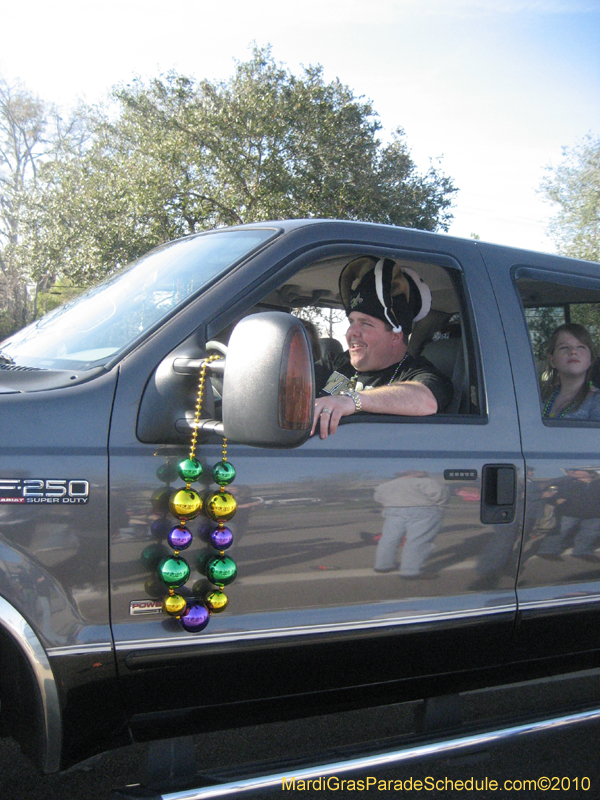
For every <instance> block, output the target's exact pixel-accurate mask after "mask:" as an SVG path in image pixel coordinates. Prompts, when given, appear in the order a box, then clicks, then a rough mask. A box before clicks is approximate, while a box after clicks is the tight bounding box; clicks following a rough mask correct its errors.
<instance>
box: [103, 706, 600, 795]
mask: <svg viewBox="0 0 600 800" xmlns="http://www.w3.org/2000/svg"><path fill="white" fill-rule="evenodd" d="M598 720H600V708H594V709H591V710H588V711H580V712H578V713H573V714H568V715H565V716H555V717H549V718H546V719H542V720H538V721H534V722H529V723H523V724H520V725H515V726H513V727H505V728H499V729H492V730H488V731H484V732H480V733H473V734H471V735H465V736H457V737H454V738H448V739H443V740H440V741H435V742H431V741H430V742H426V743H421V744H416V745H413V746H407V747H404V748H399V749H393V750H386V751H380V752H371V753H369V752H368V751H367V753H365V754H364V755H362V756H359V757H354V758H348V759H344V760H340V761H335V762H334V761H331V762H328V763H324V764H315V765H313V766H309V767H307V766H301V765H300V762H299V761H296V762H294V760H293V759H291V760H290V761H289V762H288V768H287V769H285V768H282V767H283V766H284V764H285V762H282V761H280V762H278V763H276V764H271V768H277V769H276V771H275V772H268V773H265V774H255V775H254V776H253V777H245V778H244V777H239V778H237V779H236V778H233V775H234V774H235V770H225V769H224V770H215V771H214V772H213V773H212V774H211V775H205V776H202V778H201V781H202V783H203V784H204V786H200V787H195V788H188V789H182V790H178V791H169V792H166V793H164V794H160V793H158V794H157V792H156V790H152V789H148V788H144V787H142V786H140V785H136V786H129V787H126V788H124V789H119V790H118V791H115V792H114V793H113V795H114V797H115V800H117V799H118V800H212V798H220V797H234V798H235V800H238V798H246V797H247V798H251V797H252V795H253V793H255V792H265V791H267V790H275V789H280V790H281V789H285V788H287V789H289V790H293V788H294V783H296V784H297V783H298V782H300V781H309V780H311V781H312V780H316V779H318V778H323V779H324V780H326V779H327V778H328V777H330V776H336V777H337V776H339V775H343V774H347V773H352V772H362V773H365V774H368V773H371V774H372V772H373V770H376V769H390V768H393V767H395V766H397V765H400V764H402V763H404V762H407V761H411V760H414V759H422V758H427V757H432V756H443V755H444V756H445V755H448V754H450V753H454V752H457V751H461V750H468V749H469V748H473V747H480V746H481V745H486V746H490V745H495V744H500V743H502V742H505V741H507V740H509V739H513V738H515V737H517V736H527V735H529V734H533V733H540V732H542V731H545V730H549V729H552V730H554V731H556V730H557V729H559V728H567V727H570V726H572V725H577V724H580V723H583V722H591V721H598ZM379 747H381V742H379ZM294 764H296V767H294ZM302 764H304V765H305V764H306V762H305V761H304V762H302ZM254 766H255V770H257V765H254ZM249 768H250V767H247V769H249ZM219 775H220V776H221V777H219ZM232 778H233V779H232ZM199 780H200V778H199ZM209 784H210V785H209ZM304 785H305V784H304Z"/></svg>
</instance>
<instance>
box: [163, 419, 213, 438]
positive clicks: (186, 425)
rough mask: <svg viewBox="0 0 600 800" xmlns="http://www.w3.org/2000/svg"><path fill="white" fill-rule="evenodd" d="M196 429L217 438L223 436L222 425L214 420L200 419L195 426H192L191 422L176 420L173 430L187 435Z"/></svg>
mask: <svg viewBox="0 0 600 800" xmlns="http://www.w3.org/2000/svg"><path fill="white" fill-rule="evenodd" d="M194 427H197V429H198V431H199V432H202V433H214V434H216V435H217V436H223V423H222V422H219V421H218V420H216V419H201V420H200V421H199V422H198V425H197V426H194V422H193V420H188V419H178V420H177V422H176V423H175V428H176V430H177V431H178V433H189V432H190V431H192V430H193V429H194Z"/></svg>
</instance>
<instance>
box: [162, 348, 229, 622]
mask: <svg viewBox="0 0 600 800" xmlns="http://www.w3.org/2000/svg"><path fill="white" fill-rule="evenodd" d="M218 358H220V356H210V357H209V358H207V359H206V360H205V361H204V363H203V365H202V368H201V370H200V379H199V384H198V398H197V402H196V409H195V418H194V426H193V428H194V430H193V434H192V442H191V447H190V454H189V457H188V458H186V459H184V460H183V461H181V462H180V463H179V464H178V466H177V474H178V475H179V477H180V478H181V479H182V480H183V481H185V488H180V489H175V490H174V491H172V493H171V494H170V496H169V500H168V505H169V510H170V512H171V514H172V515H173V516H174V517H176V518H177V519H179V524H178V525H175V526H173V527H172V528H171V530H170V531H169V533H168V535H167V541H168V543H169V545H170V546H171V547H172V549H173V553H172V555H169V556H165V557H164V558H163V559H162V560H161V561H160V563H159V565H158V568H157V574H158V576H159V578H160V580H161V581H162V582H163V583H164V584H165V585H166V586H167V587H168V590H169V593H168V594H167V595H166V596H165V598H164V599H163V602H162V608H163V611H164V612H165V613H166V614H168V615H169V616H171V617H175V618H176V619H178V620H179V621H180V623H181V625H182V626H183V628H184V629H185V630H187V631H189V632H191V633H198V632H200V631H202V630H204V628H205V627H206V626H207V625H208V622H209V619H210V615H211V613H215V614H216V613H219V612H220V611H223V610H224V608H225V607H226V605H227V602H228V599H227V596H226V595H225V593H224V592H223V588H224V587H225V586H226V585H228V584H229V583H231V582H232V581H233V580H234V579H235V577H236V575H237V566H236V563H235V561H234V560H233V559H232V558H230V557H229V556H226V555H225V550H226V549H227V548H228V547H230V546H231V544H232V543H233V534H232V532H231V530H230V529H229V528H227V527H226V526H225V522H227V521H228V520H230V519H231V518H232V517H233V515H234V514H235V511H236V508H237V503H236V501H235V498H234V497H233V495H232V494H231V492H229V491H227V490H226V487H227V486H229V484H230V483H232V481H233V480H234V478H235V468H234V466H233V465H232V464H230V463H229V462H228V461H227V440H226V439H223V454H222V459H221V461H220V462H219V463H218V464H215V466H214V467H213V469H212V477H213V479H214V481H215V483H216V484H217V485H218V486H219V487H220V490H219V491H209V492H208V493H207V495H206V497H205V498H204V499H202V498H201V497H200V495H199V494H198V492H196V491H195V490H194V489H192V486H191V484H192V483H194V482H195V481H198V480H200V478H201V477H202V475H203V473H204V470H203V467H202V466H201V464H200V463H199V462H198V460H197V459H196V444H197V439H198V425H199V421H200V413H201V409H202V398H203V396H204V386H205V382H206V370H207V368H208V366H209V365H210V363H211V362H212V361H214V360H216V359H218ZM160 499H161V501H162V502H163V503H164V500H163V498H162V497H161V498H160ZM154 502H155V503H156V499H155V500H154ZM202 510H204V511H205V513H206V515H207V516H208V518H209V519H210V520H212V521H213V522H216V523H217V527H216V528H215V529H214V530H213V531H212V532H211V533H210V535H209V542H210V544H211V546H212V547H213V548H214V549H215V550H217V551H218V555H212V556H209V557H207V558H202V559H201V562H200V563H201V569H202V571H203V573H204V574H205V575H206V577H207V578H208V580H209V581H210V582H211V583H213V584H215V587H216V588H215V589H213V590H211V591H210V592H209V593H208V594H207V595H206V597H205V599H204V601H202V600H198V599H196V598H188V599H186V598H185V597H183V596H182V594H179V593H178V592H177V591H176V590H177V589H179V588H180V587H182V586H183V585H184V584H185V583H186V582H187V580H188V578H189V576H190V567H189V564H188V563H187V561H186V560H185V558H184V557H183V556H181V555H180V551H181V550H186V549H187V548H188V547H189V546H190V545H191V543H192V541H193V536H192V533H191V531H190V530H189V528H188V527H187V524H188V522H189V520H191V519H194V518H195V517H196V516H198V515H199V514H200V513H201V512H202Z"/></svg>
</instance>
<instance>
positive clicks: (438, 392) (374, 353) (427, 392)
mask: <svg viewBox="0 0 600 800" xmlns="http://www.w3.org/2000/svg"><path fill="white" fill-rule="evenodd" d="M339 285H340V295H341V298H342V302H343V304H344V308H345V310H346V315H347V316H348V321H349V323H350V327H349V328H348V330H347V332H346V341H347V343H348V350H347V351H346V352H344V353H342V354H339V355H337V356H333V357H332V358H329V359H328V360H327V361H326V364H327V366H328V367H329V368H330V372H331V374H330V375H329V378H328V380H327V381H326V383H325V385H324V386H317V399H316V401H315V417H314V421H313V427H312V431H311V435H312V434H314V433H315V432H316V430H317V429H318V431H319V436H320V437H321V439H326V438H327V436H329V435H331V434H333V433H335V432H336V430H337V428H338V425H339V422H340V419H341V418H342V417H346V416H349V415H351V414H356V413H358V412H360V411H364V412H367V413H371V414H398V415H405V416H427V415H430V414H436V413H438V412H440V411H443V410H444V409H445V408H446V407H447V405H448V404H449V403H450V400H451V399H452V384H451V382H450V381H449V380H448V379H447V378H446V377H445V376H444V375H442V374H441V373H440V372H439V371H438V370H437V369H436V368H435V367H434V366H433V364H431V363H430V362H429V361H427V359H425V358H423V357H420V356H419V357H415V356H412V355H411V354H410V353H409V352H408V337H409V335H410V333H411V330H412V326H413V323H414V322H417V321H418V320H420V319H423V317H425V316H426V314H427V313H428V312H429V309H430V307H431V292H430V290H429V287H428V286H427V284H426V283H425V282H424V281H423V280H422V279H421V278H420V277H419V275H418V274H417V273H416V272H415V271H414V270H412V269H408V268H406V267H404V268H403V267H402V266H401V265H400V264H399V263H398V262H397V261H394V260H393V259H391V258H380V259H378V258H376V257H370V256H367V257H361V258H356V259H353V260H352V261H350V262H349V263H348V264H347V265H346V266H345V267H344V269H343V270H342V272H341V275H340V281H339Z"/></svg>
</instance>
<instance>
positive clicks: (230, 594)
mask: <svg viewBox="0 0 600 800" xmlns="http://www.w3.org/2000/svg"><path fill="white" fill-rule="evenodd" d="M361 255H370V256H375V257H379V258H382V257H386V256H387V257H390V258H393V259H396V260H398V261H400V262H401V263H402V264H403V265H405V266H407V267H410V268H411V269H413V270H414V271H415V272H416V273H418V274H419V275H420V276H421V277H422V278H423V279H424V280H425V281H426V283H427V284H428V286H429V287H430V289H431V293H432V306H431V311H430V312H429V313H428V314H427V316H426V317H425V318H424V319H422V320H420V321H419V322H418V323H417V324H416V325H415V328H414V330H413V333H412V336H411V340H410V349H411V351H412V352H413V353H415V354H417V353H418V354H424V355H425V356H426V357H427V358H428V359H429V360H430V361H431V362H432V363H433V364H434V365H436V366H437V367H438V369H439V370H441V371H442V372H444V373H445V374H446V375H447V376H448V377H449V378H450V380H451V381H452V383H453V387H454V393H453V399H452V402H451V404H450V406H449V408H448V409H446V410H445V412H444V413H440V414H436V415H433V416H429V417H419V418H410V417H394V416H380V415H372V414H371V415H369V414H365V413H357V414H354V415H352V416H349V417H346V418H344V419H343V423H344V424H341V425H340V427H339V429H338V431H337V432H336V433H335V435H333V436H329V437H328V438H327V439H325V440H321V439H320V438H319V437H318V436H314V437H310V436H309V432H310V425H311V421H312V414H313V405H314V404H313V400H314V391H315V390H314V374H315V366H314V365H315V358H314V355H313V352H312V351H311V347H310V342H309V339H308V337H307V334H306V332H305V327H304V325H303V324H302V322H301V320H300V319H299V317H302V315H303V313H304V314H305V315H306V311H307V309H309V310H311V312H312V314H313V316H314V315H315V314H318V315H320V316H321V318H322V319H334V318H335V315H336V314H338V315H339V311H340V309H341V301H340V296H339V293H338V278H339V275H340V271H341V270H342V268H343V266H344V265H345V264H346V263H348V262H349V261H350V260H351V259H353V258H356V257H358V256H361ZM572 320H579V321H584V322H586V324H587V325H588V327H589V329H590V330H591V331H592V332H593V333H594V334H595V335H596V336H598V334H599V333H600V327H599V324H598V321H599V320H600V266H599V265H598V264H593V263H589V262H582V261H576V260H572V259H566V258H561V257H557V256H551V255H545V254H539V253H534V252H526V251H521V250H516V249H510V248H508V247H501V246H495V245H490V244H484V243H482V242H480V241H468V240H460V239H455V238H451V237H448V236H443V235H438V234H431V233H424V232H421V231H416V230H407V229H402V228H394V227H390V226H379V225H372V224H365V223H358V222H357V223H354V222H339V221H329V220H295V221H288V222H272V223H267V222H265V223H260V224H254V225H245V226H240V227H235V228H228V229H220V230H216V231H211V232H208V233H203V234H199V235H195V236H191V237H186V238H184V239H181V240H178V241H175V242H172V243H169V244H166V245H164V246H162V247H160V248H158V249H156V250H154V251H152V252H150V253H149V254H147V255H146V256H144V257H142V258H141V259H139V260H138V261H137V262H135V263H134V264H133V265H131V266H129V267H127V268H125V269H121V270H120V271H117V272H115V273H114V275H113V276H112V277H110V278H109V279H108V280H107V281H106V282H104V283H102V284H101V285H99V286H98V287H96V288H94V289H92V290H91V291H89V292H87V293H86V294H85V295H83V296H81V297H79V298H78V299H76V300H75V301H73V302H71V303H69V304H67V305H66V306H63V307H62V308H59V309H58V310H56V311H54V312H52V313H51V314H50V315H48V316H47V317H45V318H43V319H41V320H39V321H37V322H35V323H34V324H33V325H31V326H29V327H28V328H25V329H24V330H22V331H20V332H18V333H16V334H15V335H14V336H12V337H11V338H10V339H7V340H6V341H4V342H3V343H2V344H0V426H1V432H2V433H1V440H0V693H1V702H2V706H1V724H2V733H3V734H4V735H11V736H13V737H14V738H15V739H17V741H18V742H19V743H20V745H21V747H22V749H23V750H24V751H25V752H26V753H27V754H28V755H30V756H31V757H32V758H33V760H34V761H35V762H36V763H37V764H38V765H39V767H40V768H41V769H42V770H43V771H44V772H46V773H49V772H55V771H58V770H61V769H65V768H66V767H68V766H70V765H72V764H74V763H76V762H78V761H81V760H83V759H86V758H89V757H90V756H91V755H93V754H94V753H98V752H102V751H104V750H108V749H111V748H114V747H118V746H121V745H123V744H127V743H129V742H131V741H132V739H133V740H134V741H143V740H150V739H163V738H167V737H170V736H173V735H178V736H179V735H185V734H192V733H194V734H195V733H199V732H202V731H214V730H215V729H219V728H221V729H223V728H228V727H229V728H231V727H236V726H241V725H248V724H257V723H259V722H268V721H274V720H283V719H290V718H293V717H294V716H298V717H299V716H306V715H310V714H317V713H320V714H322V713H324V711H328V710H331V711H334V710H339V709H344V708H346V709H347V708H359V707H361V706H364V707H366V706H376V705H377V704H382V703H389V702H393V701H395V702H399V701H401V700H404V699H410V698H417V697H422V698H426V697H430V696H438V695H444V694H447V693H452V692H456V691H460V690H461V689H465V688H468V687H474V686H488V685H493V684H494V683H499V682H500V681H505V682H506V681H510V680H522V679H524V678H525V677H527V678H534V677H542V676H547V675H553V674H558V673H561V674H564V673H568V672H569V671H570V670H582V669H593V668H596V667H598V666H599V664H600V660H599V659H600V557H599V556H598V555H596V552H595V548H596V545H598V546H599V547H600V519H596V520H595V522H596V523H597V527H598V530H597V539H596V538H594V535H593V533H594V530H595V528H594V524H595V523H594V522H592V523H589V520H588V522H587V524H586V531H587V534H588V536H587V538H588V543H587V547H586V550H585V552H577V548H575V547H574V546H573V541H572V537H573V536H576V535H577V533H576V530H577V523H578V522H580V520H578V519H575V520H574V527H573V526H571V534H570V536H571V538H570V539H569V537H568V536H565V535H564V534H563V533H561V532H560V530H559V526H560V508H559V506H558V505H557V504H556V503H553V497H555V496H556V493H557V491H559V492H560V491H562V492H563V495H564V493H565V491H566V492H567V499H568V491H571V490H570V489H569V488H568V485H567V484H568V482H569V481H574V480H576V479H577V474H579V473H585V476H587V477H586V482H587V484H589V485H591V486H592V490H590V491H592V494H593V491H596V490H597V487H600V482H599V480H600V479H599V476H600V436H599V433H600V431H599V430H598V428H599V423H594V422H587V421H579V420H571V419H564V418H563V419H561V418H554V419H544V418H543V416H542V411H541V409H542V405H541V399H540V389H539V377H540V371H541V369H542V368H543V364H542V363H541V360H542V359H541V356H540V352H541V349H540V348H541V345H542V339H543V336H544V332H545V331H546V330H549V329H551V328H552V326H555V325H559V324H561V323H563V322H565V321H566V322H569V321H572ZM594 325H595V326H596V327H594ZM597 341H598V340H597ZM320 346H321V348H322V349H321V352H322V353H323V354H324V353H326V352H329V351H330V350H335V349H336V348H339V347H340V345H339V341H338V340H336V339H335V337H333V336H332V337H324V338H323V339H322V340H321V342H320ZM211 356H212V357H214V358H211ZM316 356H317V357H316V363H317V367H318V362H319V360H320V358H319V353H317V354H316ZM201 374H202V375H203V377H204V380H203V391H202V398H201V402H200V403H199V404H198V403H197V397H198V387H199V376H200V375H201ZM192 434H194V444H193V449H191V448H192V444H191V442H192ZM223 436H225V437H226V438H227V446H228V450H227V456H226V458H227V461H224V460H223ZM190 454H192V455H194V459H192V460H195V461H196V462H197V463H199V464H200V466H202V467H203V468H204V469H203V473H202V475H200V477H197V476H195V482H190V481H188V477H186V475H184V476H183V478H182V477H181V476H182V473H181V467H180V466H179V465H180V464H181V463H182V462H183V463H185V462H186V459H187V460H188V461H189V456H190ZM227 463H228V464H230V465H233V466H234V467H235V481H233V482H232V483H228V482H227V481H226V480H223V481H222V482H220V483H219V480H218V479H215V478H214V477H213V473H212V472H211V470H213V467H215V465H216V466H217V470H216V471H215V472H214V474H215V475H217V477H218V475H220V474H221V473H220V472H219V470H218V466H219V465H220V466H221V467H223V465H224V464H227ZM230 477H231V476H230ZM215 480H216V483H215ZM190 483H191V488H190ZM557 487H558V489H557ZM560 487H563V488H562V489H561V488H560ZM413 491H414V492H417V491H418V492H420V493H421V494H423V493H427V492H429V493H430V495H431V497H432V498H434V499H432V500H431V503H432V504H433V503H435V505H436V506H437V507H438V508H440V509H441V510H442V519H441V524H440V525H439V529H438V531H437V533H436V536H435V540H434V542H433V546H432V547H431V548H430V552H428V554H427V555H426V558H425V560H424V562H423V563H422V565H421V571H420V574H419V576H418V579H414V580H403V579H402V576H401V575H400V574H399V573H398V572H394V571H390V572H389V573H387V572H386V573H385V574H381V573H377V572H375V570H374V558H375V553H376V550H377V546H378V541H379V539H380V537H381V531H382V526H383V523H384V514H383V512H384V511H385V510H386V509H389V508H390V507H393V506H394V503H395V504H396V506H399V507H401V506H402V505H406V504H407V500H406V498H407V497H409V498H410V495H411V492H413ZM186 493H187V495H189V497H187V498H186V496H185V494H186ZM190 497H191V498H192V500H193V499H194V498H200V500H199V501H198V502H197V503H196V505H194V502H192V506H194V508H191V506H190V507H188V506H186V503H187V501H188V500H189V499H190ZM394 497H396V498H397V499H396V500H394V499H393V498H394ZM224 498H225V500H224ZM232 498H233V500H232ZM390 498H392V499H390ZM220 503H221V504H222V505H221V506H220V505H219V504H220ZM408 504H410V502H409V503H408ZM202 506H203V510H202V512H201V513H200V514H199V515H197V512H198V511H199V510H200V508H201V507H202ZM234 507H235V509H234ZM232 509H234V510H235V516H233V514H232ZM205 511H206V512H207V513H204V512H205ZM571 513H573V512H571ZM184 523H185V525H184ZM224 523H225V524H224ZM178 525H179V528H178V530H177V531H176V532H175V536H173V533H172V530H173V526H175V527H177V526H178ZM215 526H216V528H215ZM188 529H189V533H190V534H191V537H189V538H190V540H191V544H190V541H183V539H182V536H183V534H182V530H188ZM215 530H216V533H215ZM231 534H232V535H233V544H231ZM178 536H179V538H178ZM215 536H216V538H215ZM219 537H220V538H219ZM227 537H229V538H227ZM549 537H554V540H555V541H556V542H559V546H558V547H554V548H551V552H548V553H546V554H545V555H546V557H544V543H545V542H547V541H548V540H549ZM559 540H560V541H559ZM230 544H231V546H229V545H230ZM188 545H189V546H188ZM184 548H185V549H184ZM599 552H600V551H599ZM582 555H583V556H585V557H581V556H582ZM186 565H187V566H186ZM188 568H189V569H188ZM219 570H221V571H219ZM183 572H185V573H186V574H185V575H182V573H183ZM188 573H189V574H188ZM236 573H237V575H236ZM233 577H235V580H233ZM224 587H225V588H224ZM211 591H212V594H211ZM225 593H226V594H227V598H226V599H225V598H224V597H223V595H224V594H225ZM215 594H216V595H217V597H216V599H215ZM209 595H210V596H211V597H212V600H210V601H207V600H206V598H207V597H208V596H209ZM173 598H175V599H173ZM178 601H181V603H182V604H183V605H182V606H181V607H178V606H177V602H178ZM170 603H171V604H172V606H171V607H170V606H169V604H170ZM225 604H226V607H225ZM218 612H220V613H218Z"/></svg>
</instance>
